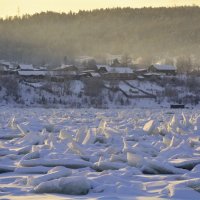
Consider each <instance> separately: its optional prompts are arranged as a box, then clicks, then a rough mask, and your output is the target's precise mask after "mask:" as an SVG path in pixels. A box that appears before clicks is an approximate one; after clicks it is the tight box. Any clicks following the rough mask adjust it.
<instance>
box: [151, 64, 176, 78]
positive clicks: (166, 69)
mask: <svg viewBox="0 0 200 200" xmlns="http://www.w3.org/2000/svg"><path fill="white" fill-rule="evenodd" d="M148 72H150V73H160V74H165V75H176V72H177V68H176V67H175V66H173V65H160V64H153V65H151V66H150V67H149V68H148Z"/></svg>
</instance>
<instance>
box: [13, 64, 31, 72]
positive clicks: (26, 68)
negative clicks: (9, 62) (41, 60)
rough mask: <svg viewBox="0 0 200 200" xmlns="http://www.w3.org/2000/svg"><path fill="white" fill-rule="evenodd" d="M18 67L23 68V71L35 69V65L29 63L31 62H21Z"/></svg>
mask: <svg viewBox="0 0 200 200" xmlns="http://www.w3.org/2000/svg"><path fill="white" fill-rule="evenodd" d="M17 69H18V70H23V71H33V70H35V69H34V67H33V65H29V64H19V65H18V67H17Z"/></svg>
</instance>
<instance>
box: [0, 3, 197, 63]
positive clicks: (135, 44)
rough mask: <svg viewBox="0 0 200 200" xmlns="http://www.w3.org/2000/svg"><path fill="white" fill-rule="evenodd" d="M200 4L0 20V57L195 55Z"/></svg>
mask: <svg viewBox="0 0 200 200" xmlns="http://www.w3.org/2000/svg"><path fill="white" fill-rule="evenodd" d="M199 21H200V8H199V7H196V6H194V7H173V8H142V9H132V8H115V9H100V10H93V11H80V12H79V13H77V14H74V13H72V12H70V13H68V14H65V13H62V14H60V13H53V12H46V13H40V14H34V15H32V16H29V15H25V16H23V17H22V18H18V17H13V18H8V19H6V20H3V19H1V20H0V59H6V60H19V61H23V62H29V63H47V62H51V63H58V62H61V61H62V60H63V58H64V57H67V58H69V59H72V58H74V57H76V56H80V55H90V56H94V57H98V58H102V59H103V58H104V56H105V55H106V54H107V53H110V54H129V55H131V56H132V57H133V58H138V57H155V58H163V57H165V56H166V57H175V56H182V55H186V56H190V55H193V56H194V57H196V58H198V57H199V56H200V55H199V54H200V23H199Z"/></svg>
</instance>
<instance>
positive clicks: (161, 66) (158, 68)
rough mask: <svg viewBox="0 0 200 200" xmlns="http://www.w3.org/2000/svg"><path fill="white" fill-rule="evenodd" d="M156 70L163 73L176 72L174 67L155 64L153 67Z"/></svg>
mask: <svg viewBox="0 0 200 200" xmlns="http://www.w3.org/2000/svg"><path fill="white" fill-rule="evenodd" d="M153 66H154V67H155V68H156V69H157V70H164V71H168V70H169V71H171V70H176V67H175V66H173V65H159V64H155V65H153Z"/></svg>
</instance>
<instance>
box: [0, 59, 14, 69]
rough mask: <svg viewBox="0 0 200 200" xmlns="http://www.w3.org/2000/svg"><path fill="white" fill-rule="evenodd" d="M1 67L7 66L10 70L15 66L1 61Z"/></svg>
mask: <svg viewBox="0 0 200 200" xmlns="http://www.w3.org/2000/svg"><path fill="white" fill-rule="evenodd" d="M0 65H3V66H6V67H8V68H9V69H11V68H13V64H12V63H10V62H8V61H4V60H1V61H0Z"/></svg>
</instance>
